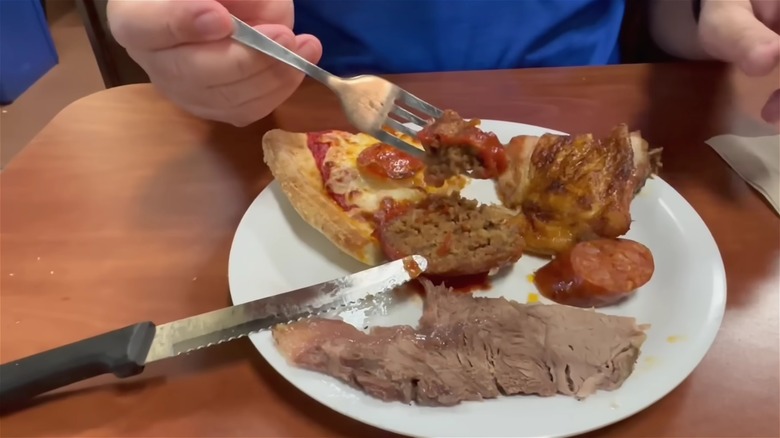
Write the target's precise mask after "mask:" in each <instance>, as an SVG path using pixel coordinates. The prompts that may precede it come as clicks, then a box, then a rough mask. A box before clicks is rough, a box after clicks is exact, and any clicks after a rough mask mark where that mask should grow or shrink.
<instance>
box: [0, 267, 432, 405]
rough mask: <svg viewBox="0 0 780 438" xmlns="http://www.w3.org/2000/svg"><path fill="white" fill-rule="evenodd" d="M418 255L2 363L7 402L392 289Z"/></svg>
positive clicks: (131, 371) (132, 369)
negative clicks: (225, 306)
mask: <svg viewBox="0 0 780 438" xmlns="http://www.w3.org/2000/svg"><path fill="white" fill-rule="evenodd" d="M427 266H428V261H427V260H426V259H425V258H424V257H422V256H418V255H414V256H409V257H406V258H403V259H400V260H396V261H393V262H390V263H386V264H384V265H380V266H376V267H374V268H370V269H367V270H365V271H361V272H358V273H356V274H352V275H348V276H346V277H342V278H338V279H335V280H331V281H327V282H325V283H320V284H316V285H314V286H308V287H304V288H302V289H297V290H294V291H290V292H286V293H282V294H279V295H274V296H270V297H267V298H261V299H259V300H255V301H250V302H247V303H244V304H239V305H236V306H231V307H227V308H224V309H219V310H215V311H212V312H207V313H203V314H200V315H197V316H191V317H189V318H184V319H180V320H178V321H173V322H169V323H167V324H162V325H159V326H157V325H155V324H154V323H153V322H150V321H146V322H140V323H138V324H133V325H131V326H128V327H125V328H121V329H118V330H114V331H111V332H108V333H104V334H102V335H98V336H94V337H92V338H87V339H84V340H81V341H77V342H74V343H71V344H68V345H64V346H62V347H58V348H54V349H52V350H48V351H44V352H42V353H38V354H35V355H33V356H29V357H26V358H23V359H19V360H15V361H11V362H9V363H6V364H3V365H1V366H0V403H1V404H2V405H3V406H7V405H11V404H15V403H19V402H21V401H24V400H26V399H30V398H33V397H35V396H37V395H40V394H43V393H46V392H48V391H52V390H54V389H58V388H61V387H64V386H67V385H70V384H72V383H76V382H79V381H82V380H86V379H89V378H92V377H97V376H99V375H102V374H109V373H111V374H114V375H115V376H117V377H119V378H125V377H130V376H135V375H138V374H140V373H141V372H142V371H143V370H144V366H146V364H149V363H151V362H155V361H158V360H162V359H167V358H170V357H174V356H178V355H179V354H182V353H187V352H190V351H193V350H197V349H200V348H205V347H210V346H212V345H216V344H219V343H222V342H227V341H230V340H233V339H237V338H240V337H243V336H247V335H249V334H251V333H254V332H258V331H261V330H267V329H270V328H272V327H273V326H275V325H277V324H283V323H288V322H292V321H297V320H300V319H303V318H307V317H310V316H316V315H321V314H323V313H325V312H328V311H332V310H335V309H337V308H339V307H346V306H350V305H352V304H355V303H358V302H360V301H363V300H365V299H367V298H369V297H371V296H373V295H379V294H383V293H386V292H389V291H391V290H393V289H395V288H396V287H398V286H401V285H403V284H404V283H406V282H408V281H409V280H412V279H414V278H417V276H419V275H420V274H421V273H423V272H425V270H426V268H427Z"/></svg>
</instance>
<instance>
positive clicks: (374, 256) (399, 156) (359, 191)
mask: <svg viewBox="0 0 780 438" xmlns="http://www.w3.org/2000/svg"><path fill="white" fill-rule="evenodd" d="M404 140H405V141H407V142H409V143H410V144H413V145H415V146H417V147H419V148H420V149H422V146H420V144H419V142H418V141H417V140H416V139H413V138H404ZM263 154H264V160H265V162H266V164H267V165H268V167H269V168H270V170H271V173H273V175H274V177H275V178H276V179H277V181H278V182H279V185H280V186H281V189H282V191H283V192H284V194H285V195H286V197H287V198H288V199H289V201H290V203H291V204H292V206H293V208H295V210H296V211H297V212H298V214H299V215H300V216H301V217H302V218H303V220H304V221H306V222H307V223H308V224H309V225H311V226H312V227H314V228H315V229H317V230H318V231H319V232H320V233H322V234H323V235H324V236H325V237H327V238H328V239H329V240H330V241H331V242H332V243H333V244H334V245H336V246H337V247H338V248H339V249H341V250H342V251H343V252H345V253H347V254H349V255H350V256H352V257H353V258H355V259H357V260H359V261H361V262H363V263H366V264H368V265H376V264H380V263H383V262H384V261H385V260H387V257H386V256H385V254H384V253H383V251H382V247H381V244H380V242H379V238H378V237H379V236H378V227H379V225H380V224H381V223H383V222H387V221H389V220H390V219H392V218H393V217H395V216H397V215H399V214H400V213H401V212H403V211H404V209H405V208H407V207H409V206H412V205H415V204H417V203H419V202H421V201H422V200H424V199H426V198H427V197H428V196H430V195H432V194H435V195H448V194H451V193H455V192H459V191H460V190H461V189H462V188H463V187H464V186H465V185H466V181H467V179H466V178H465V177H463V176H457V175H456V176H452V177H450V178H446V179H444V180H443V181H442V183H441V184H440V185H438V186H436V187H434V186H432V185H429V184H427V183H426V182H425V178H424V176H425V175H424V174H425V172H424V168H425V164H424V163H423V162H422V161H421V160H419V159H417V158H415V157H413V156H411V155H409V154H407V153H405V152H403V151H400V150H398V149H395V148H393V147H391V146H388V145H386V144H383V143H380V142H379V141H378V140H376V139H375V138H373V137H371V136H369V135H367V134H352V133H349V132H345V131H337V130H331V131H322V132H311V133H293V132H287V131H283V130H279V129H275V130H272V131H269V132H268V133H266V134H265V136H263Z"/></svg>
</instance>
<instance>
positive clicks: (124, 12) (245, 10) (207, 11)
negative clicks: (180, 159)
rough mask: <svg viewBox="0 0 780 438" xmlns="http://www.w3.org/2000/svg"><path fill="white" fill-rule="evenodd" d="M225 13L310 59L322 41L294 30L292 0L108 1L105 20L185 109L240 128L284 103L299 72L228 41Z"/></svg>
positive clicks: (314, 59)
mask: <svg viewBox="0 0 780 438" xmlns="http://www.w3.org/2000/svg"><path fill="white" fill-rule="evenodd" d="M230 13H233V14H234V15H235V16H237V17H238V18H240V19H241V20H243V21H244V22H246V23H248V24H249V25H250V26H253V27H254V28H255V29H258V30H259V31H261V32H263V33H264V34H265V35H267V36H268V37H270V38H273V39H274V40H275V41H276V42H277V43H279V44H281V45H283V46H285V47H287V48H288V49H290V50H293V51H294V52H296V53H298V54H299V55H300V56H302V57H303V58H306V59H307V60H309V61H311V62H315V63H316V62H317V61H319V59H320V56H321V55H322V45H321V44H320V42H319V40H317V39H316V38H315V37H313V36H311V35H297V36H296V35H294V34H293V32H292V30H291V29H292V26H293V2H292V0H109V2H108V21H109V26H110V29H111V32H112V34H113V35H114V38H115V39H116V41H117V42H118V43H119V44H120V45H122V46H123V47H124V48H125V49H127V52H128V54H129V55H130V57H132V58H133V59H134V60H135V61H136V62H137V63H138V64H139V65H140V66H141V67H142V68H143V69H144V70H145V71H146V73H147V74H148V75H149V78H150V79H151V81H152V83H153V84H154V85H155V86H156V87H157V88H158V89H159V90H160V91H161V92H162V93H163V94H164V95H166V96H167V97H168V98H169V99H171V100H172V101H173V102H174V103H176V104H177V105H179V106H180V107H182V108H183V109H184V110H186V111H188V112H190V113H192V114H194V115H196V116H198V117H202V118H205V119H210V120H216V121H221V122H226V123H230V124H233V125H236V126H245V125H248V124H250V123H252V122H254V121H256V120H259V119H261V118H263V117H265V116H266V115H268V114H269V113H270V112H271V111H273V110H274V109H275V108H276V107H277V106H278V105H280V104H281V103H282V102H284V101H285V100H286V99H287V98H288V97H289V96H290V95H291V94H292V93H293V91H295V89H296V88H297V87H298V85H299V84H300V83H301V80H302V79H303V74H302V73H300V72H298V71H297V70H294V69H293V68H291V67H289V66H286V65H284V64H282V63H280V62H278V61H275V60H272V59H271V58H269V57H267V56H265V55H263V54H261V53H259V52H256V51H253V50H252V49H249V48H246V47H244V46H243V45H241V44H240V43H238V42H235V41H233V40H232V39H230V35H231V34H232V32H233V24H232V21H231V17H230Z"/></svg>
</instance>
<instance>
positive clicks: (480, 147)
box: [417, 119, 508, 179]
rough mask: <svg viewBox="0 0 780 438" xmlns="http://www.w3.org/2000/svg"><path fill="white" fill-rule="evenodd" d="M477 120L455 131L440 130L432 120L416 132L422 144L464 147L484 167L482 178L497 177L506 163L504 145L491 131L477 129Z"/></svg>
mask: <svg viewBox="0 0 780 438" xmlns="http://www.w3.org/2000/svg"><path fill="white" fill-rule="evenodd" d="M478 124H479V120H477V119H472V120H470V121H469V122H467V123H466V125H465V126H463V127H462V128H461V129H458V130H457V132H454V133H449V132H442V131H441V130H440V129H437V125H436V123H435V122H434V123H433V124H430V125H428V126H426V127H425V128H423V129H422V130H421V131H420V132H419V133H418V134H417V137H418V138H419V140H420V142H421V143H422V144H423V145H426V149H427V147H428V146H427V145H432V144H434V143H438V144H439V146H440V147H458V148H462V147H466V148H468V149H469V151H470V153H471V154H472V155H474V156H476V157H477V158H478V159H479V160H480V162H481V163H482V166H483V167H484V168H485V173H484V175H481V177H483V178H487V179H492V178H497V177H498V176H499V175H501V174H502V173H504V171H505V170H506V168H507V166H508V164H507V158H506V151H505V149H504V145H502V144H501V142H500V141H499V140H498V137H496V135H495V134H493V133H492V132H485V131H483V130H481V129H479V127H478V126H476V125H478Z"/></svg>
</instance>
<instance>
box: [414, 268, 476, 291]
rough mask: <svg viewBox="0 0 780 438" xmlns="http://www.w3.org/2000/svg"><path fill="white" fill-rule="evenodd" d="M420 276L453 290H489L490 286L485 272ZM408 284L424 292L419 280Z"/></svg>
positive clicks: (415, 289)
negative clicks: (449, 275)
mask: <svg viewBox="0 0 780 438" xmlns="http://www.w3.org/2000/svg"><path fill="white" fill-rule="evenodd" d="M420 277H421V278H422V277H424V278H427V279H428V280H430V281H431V283H433V284H434V285H437V286H438V285H440V284H443V285H444V286H446V287H450V288H452V290H453V292H462V293H470V292H477V291H481V290H489V289H490V287H491V284H490V277H488V274H487V272H485V273H482V274H471V275H461V276H458V277H440V276H438V275H428V274H422V275H420ZM409 286H410V287H411V288H412V289H413V290H414V291H416V292H418V293H420V294H425V289H424V288H423V286H422V284H420V282H419V281H413V282H410V283H409Z"/></svg>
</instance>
